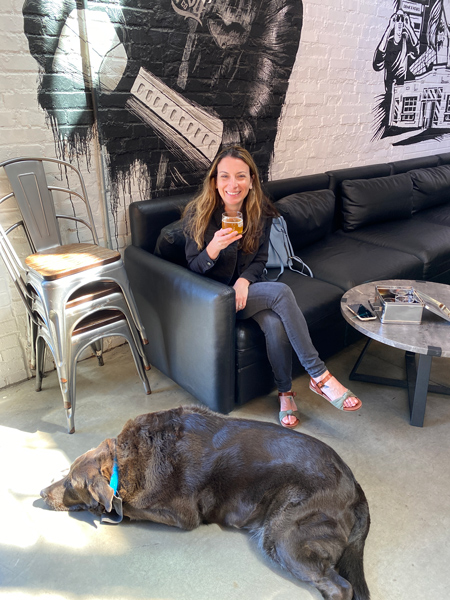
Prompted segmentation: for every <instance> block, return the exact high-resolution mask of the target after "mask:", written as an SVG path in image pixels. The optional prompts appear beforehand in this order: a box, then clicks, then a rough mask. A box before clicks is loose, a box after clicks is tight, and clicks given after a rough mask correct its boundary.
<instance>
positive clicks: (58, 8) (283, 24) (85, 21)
mask: <svg viewBox="0 0 450 600" xmlns="http://www.w3.org/2000/svg"><path fill="white" fill-rule="evenodd" d="M23 15H24V30H25V34H26V36H27V38H28V43H29V48H30V52H31V54H32V55H33V57H34V58H35V59H36V60H37V61H38V63H39V65H40V70H41V81H40V86H39V90H38V100H39V103H40V105H41V106H42V108H43V109H44V110H45V111H46V114H47V117H48V119H49V123H50V124H51V126H52V128H53V131H54V134H55V140H56V142H57V145H58V152H59V153H60V154H61V153H64V154H65V156H66V157H67V158H69V159H70V158H74V157H76V156H77V155H80V154H81V153H85V152H87V150H88V146H89V143H88V142H89V141H90V138H91V136H92V132H93V128H94V127H97V129H98V133H99V138H100V141H101V144H102V147H103V148H104V149H105V151H106V156H107V161H108V167H109V174H110V179H111V183H112V196H113V204H114V202H118V201H119V197H120V195H121V192H122V191H126V190H127V186H129V174H130V170H131V169H135V170H136V169H138V171H139V173H140V179H141V182H145V184H144V187H145V189H143V190H141V192H142V193H141V195H142V196H143V197H147V198H150V197H154V196H155V195H156V194H161V193H171V192H174V193H175V192H176V193H179V192H183V191H187V190H192V187H193V186H198V184H199V183H200V181H201V177H202V175H203V174H204V172H205V171H206V169H207V168H208V166H209V165H210V163H211V161H212V160H213V158H214V157H215V155H216V153H217V152H218V150H219V148H220V147H221V146H222V145H224V144H228V143H240V144H242V145H244V146H245V147H246V148H247V149H248V150H250V151H251V152H252V153H253V155H254V157H255V160H256V162H257V164H258V166H259V168H260V169H261V173H262V177H263V178H267V174H268V170H269V165H270V161H271V157H272V154H273V146H274V141H275V137H276V132H277V123H278V119H279V117H280V113H281V110H282V107H283V103H284V99H285V95H286V91H287V86H288V82H289V77H290V75H291V71H292V67H293V65H294V61H295V58H296V55H297V50H298V47H299V42H300V33H301V28H302V15H303V13H302V2H301V0H25V3H24V6H23ZM113 210H114V206H113Z"/></svg>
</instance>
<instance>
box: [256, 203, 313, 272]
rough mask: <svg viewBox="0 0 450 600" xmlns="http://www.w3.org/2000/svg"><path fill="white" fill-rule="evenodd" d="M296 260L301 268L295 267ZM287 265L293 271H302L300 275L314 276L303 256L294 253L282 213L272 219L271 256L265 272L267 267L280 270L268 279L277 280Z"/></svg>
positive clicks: (265, 270)
mask: <svg viewBox="0 0 450 600" xmlns="http://www.w3.org/2000/svg"><path fill="white" fill-rule="evenodd" d="M294 261H296V263H298V266H299V267H300V269H301V270H298V269H294ZM296 266H297V265H296ZM285 267H289V268H290V269H291V271H295V272H296V273H300V275H305V276H306V277H307V276H309V277H314V275H313V274H312V271H311V269H310V268H309V267H308V265H306V264H305V263H304V262H303V261H302V259H301V258H299V257H298V256H295V255H294V250H293V249H292V244H291V240H290V239H289V236H288V232H287V225H286V221H285V220H284V217H282V216H281V215H280V216H279V217H274V218H273V219H272V226H271V229H270V241H269V258H268V259H267V263H266V268H265V269H264V273H266V274H267V269H279V270H280V271H279V273H278V275H277V276H276V277H275V279H271V278H269V277H267V276H266V280H267V281H277V280H278V278H279V277H280V276H281V275H282V274H283V273H284V268H285ZM305 271H306V273H305Z"/></svg>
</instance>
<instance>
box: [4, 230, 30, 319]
mask: <svg viewBox="0 0 450 600" xmlns="http://www.w3.org/2000/svg"><path fill="white" fill-rule="evenodd" d="M0 256H1V258H2V259H3V262H4V263H5V266H6V269H7V270H8V273H9V274H10V276H11V279H12V280H13V282H14V285H15V286H16V288H17V291H18V293H19V296H20V297H21V299H22V301H23V303H24V304H25V308H26V309H27V311H28V313H29V315H30V317H31V318H32V320H33V321H35V317H34V314H33V309H32V298H31V295H30V293H29V291H28V289H27V286H26V284H25V281H24V277H23V274H24V272H23V267H22V264H21V262H20V260H19V257H18V256H17V254H16V251H15V250H14V248H13V247H12V245H11V243H10V241H9V240H8V237H7V235H6V232H5V230H4V229H3V227H2V226H1V225H0Z"/></svg>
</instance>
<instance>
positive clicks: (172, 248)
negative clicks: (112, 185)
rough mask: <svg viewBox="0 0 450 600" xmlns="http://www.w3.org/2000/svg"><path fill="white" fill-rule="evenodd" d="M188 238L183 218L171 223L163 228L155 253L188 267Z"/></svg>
mask: <svg viewBox="0 0 450 600" xmlns="http://www.w3.org/2000/svg"><path fill="white" fill-rule="evenodd" d="M185 246H186V238H185V235H184V231H183V225H182V221H181V219H178V221H174V222H173V223H169V225H166V226H165V227H163V228H162V229H161V233H160V234H159V237H158V240H157V242H156V246H155V255H156V256H160V257H161V258H164V259H165V260H168V261H170V262H172V263H175V264H177V265H180V266H182V267H187V266H188V264H187V261H186V251H185Z"/></svg>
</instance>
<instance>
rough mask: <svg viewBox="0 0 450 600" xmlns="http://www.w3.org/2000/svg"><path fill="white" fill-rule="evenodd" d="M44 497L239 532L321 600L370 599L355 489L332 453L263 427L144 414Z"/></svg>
mask: <svg viewBox="0 0 450 600" xmlns="http://www.w3.org/2000/svg"><path fill="white" fill-rule="evenodd" d="M114 465H117V467H116V468H115V466H114ZM117 478H118V482H117ZM113 480H114V482H115V483H113ZM110 482H111V485H110ZM111 486H112V487H111ZM116 487H117V494H116V495H115V488H116ZM113 488H114V489H113ZM41 496H42V498H44V500H45V501H46V503H47V504H48V505H49V506H50V507H51V508H52V509H54V510H91V511H92V512H95V513H97V514H101V513H104V512H105V511H106V512H107V513H111V514H113V513H114V511H113V505H114V507H115V508H116V509H117V511H118V512H121V510H122V507H123V514H124V515H126V516H127V517H129V518H130V519H148V520H150V521H154V522H157V523H165V524H166V525H173V526H175V527H181V528H183V529H194V528H195V527H198V526H199V525H200V524H201V523H218V524H220V525H227V526H232V527H238V528H245V529H248V530H249V531H250V532H251V533H253V534H254V535H255V536H256V537H257V539H258V542H259V546H260V548H261V549H262V550H263V552H264V553H265V554H266V555H267V556H268V557H269V558H271V559H272V560H273V561H275V562H276V563H278V564H279V565H281V566H282V567H284V568H285V569H287V570H288V571H290V572H291V573H292V574H293V575H294V576H295V577H297V578H298V579H300V580H301V581H304V582H307V583H310V584H312V585H314V586H315V587H316V588H317V589H318V590H319V591H320V592H321V593H322V595H323V597H324V598H325V599H326V600H352V599H353V600H368V599H369V590H368V588H367V584H366V581H365V578H364V570H363V551H364V543H365V539H366V537H367V534H368V531H369V524H370V518H369V507H368V504H367V500H366V498H365V496H364V492H363V491H362V489H361V487H360V486H359V484H358V483H357V482H356V481H355V478H354V477H353V474H352V472H351V471H350V469H349V467H348V466H347V465H346V464H345V463H344V462H343V461H342V460H341V458H340V457H339V456H338V455H337V454H336V452H334V450H332V449H331V448H330V447H329V446H327V445H326V444H324V443H322V442H320V441H319V440H317V439H315V438H312V437H309V436H307V435H303V434H301V433H297V432H294V431H291V430H287V429H284V428H282V427H279V426H277V425H274V424H271V423H264V422H259V421H249V420H244V419H231V418H229V417H224V416H222V415H219V414H216V413H213V412H211V411H209V410H207V409H204V408H198V407H195V406H191V407H180V408H177V409H173V410H168V411H164V412H158V413H149V414H146V415H141V416H139V417H136V419H133V420H129V421H128V422H127V423H126V424H125V427H124V428H123V429H122V431H121V433H120V434H119V436H118V437H117V438H115V439H107V440H104V441H103V442H102V443H101V444H100V446H98V448H95V449H93V450H90V451H89V452H86V454H83V455H82V456H80V457H79V458H77V459H76V460H75V462H74V463H73V465H72V466H71V468H70V471H69V474H68V475H67V476H66V477H65V478H64V479H62V480H61V481H58V482H56V483H54V484H52V485H50V486H49V487H47V488H46V489H44V490H42V492H41ZM118 497H120V499H121V500H118Z"/></svg>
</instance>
